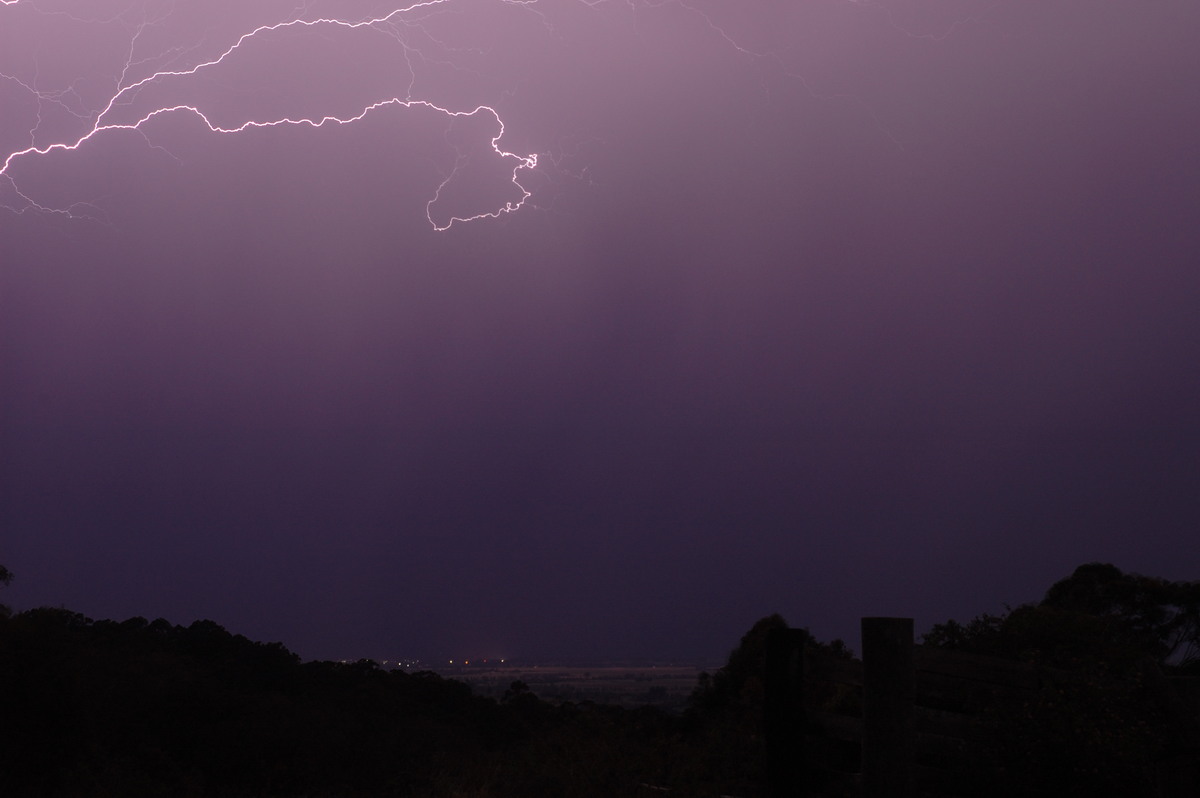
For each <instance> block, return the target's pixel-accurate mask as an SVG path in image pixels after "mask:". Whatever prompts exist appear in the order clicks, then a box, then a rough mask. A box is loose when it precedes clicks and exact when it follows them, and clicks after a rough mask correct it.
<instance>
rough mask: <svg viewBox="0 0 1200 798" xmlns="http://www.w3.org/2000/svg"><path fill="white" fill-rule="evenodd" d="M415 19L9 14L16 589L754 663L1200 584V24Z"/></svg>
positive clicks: (745, 6) (365, 4)
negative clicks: (1005, 613)
mask: <svg viewBox="0 0 1200 798" xmlns="http://www.w3.org/2000/svg"><path fill="white" fill-rule="evenodd" d="M398 8H399V7H398V6H392V5H388V4H387V3H383V2H374V1H368V0H339V1H338V2H333V1H331V0H326V1H325V2H321V1H320V0H314V2H308V3H303V4H300V3H297V2H296V0H203V1H201V0H175V2H168V0H137V1H136V2H135V1H134V0H18V2H16V3H13V2H12V1H11V0H7V2H5V3H4V4H3V5H0V74H2V77H0V161H3V159H5V158H8V154H9V153H16V154H17V155H15V156H14V157H12V158H8V160H7V162H5V164H4V168H3V174H2V175H0V563H3V564H4V565H6V566H7V567H8V568H9V569H11V570H12V571H13V572H14V573H15V574H16V580H15V581H14V582H13V584H12V586H11V587H10V588H8V589H6V590H4V591H3V593H0V600H3V602H4V603H7V604H10V605H12V606H13V607H14V608H15V609H28V608H31V607H35V606H41V605H50V606H65V607H67V608H70V609H72V610H75V611H78V612H82V613H84V614H86V615H88V616H90V617H96V618H102V617H103V618H117V619H124V618H127V617H130V616H134V615H141V616H145V617H148V618H154V617H158V616H162V617H166V618H167V619H168V620H170V621H172V622H174V623H184V624H186V623H190V622H191V621H192V620H195V619H197V618H211V619H213V620H215V621H217V622H218V623H221V624H222V625H224V626H226V627H227V628H228V629H230V630H231V631H234V632H238V633H242V634H245V635H247V636H248V637H251V638H254V639H259V640H279V641H283V642H284V643H285V644H286V645H288V646H289V647H290V648H292V649H293V650H295V651H296V652H297V653H299V654H300V655H302V656H303V657H305V658H314V657H316V658H343V657H349V658H356V657H368V656H369V657H380V658H382V657H395V656H401V655H407V656H420V657H426V658H431V659H432V658H437V657H446V656H497V657H498V656H506V657H511V658H522V659H527V660H528V659H537V658H548V657H577V658H620V657H652V658H659V659H669V658H691V659H694V660H707V661H712V660H718V659H719V658H720V657H721V656H723V654H724V653H725V652H726V651H728V650H729V649H730V648H731V647H733V646H734V645H736V643H737V639H738V637H739V636H740V635H741V634H742V633H743V632H745V631H746V630H747V629H748V628H749V627H750V625H751V624H753V622H754V621H755V620H757V619H758V618H760V617H762V616H764V615H767V614H769V613H772V612H779V613H781V614H782V615H783V616H784V617H785V618H787V619H788V621H789V622H790V623H792V624H793V625H796V626H807V627H809V628H810V629H811V630H812V631H813V632H814V633H815V634H816V635H817V636H818V637H819V638H822V639H830V638H833V637H844V638H846V639H847V641H848V642H849V643H850V644H851V645H852V646H853V647H857V646H858V639H857V630H858V619H859V618H860V617H861V616H864V615H906V616H913V617H914V618H915V619H916V625H917V628H918V631H924V630H927V629H928V628H929V626H931V625H932V624H934V623H937V622H941V621H944V620H946V619H947V618H951V617H954V618H958V619H960V620H967V619H969V618H970V617H972V616H974V615H976V614H978V613H981V612H985V611H986V612H999V611H1002V610H1003V606H1004V604H1005V603H1006V602H1007V603H1010V604H1018V603H1021V602H1025V601H1031V600H1037V599H1039V598H1040V597H1041V595H1042V594H1043V592H1044V591H1045V589H1046V588H1047V587H1049V585H1050V584H1052V583H1053V582H1054V581H1055V580H1057V579H1059V578H1061V577H1064V576H1066V575H1068V574H1069V573H1070V572H1071V571H1072V569H1073V568H1074V567H1075V566H1076V565H1079V564H1081V563H1084V562H1089V561H1105V562H1113V563H1114V564H1116V565H1117V566H1118V567H1120V568H1122V569H1125V570H1129V571H1134V572H1139V573H1146V574H1149V575H1154V576H1162V577H1166V578H1169V579H1197V578H1200V536H1198V534H1197V533H1198V531H1200V529H1198V527H1200V149H1198V142H1200V80H1198V79H1197V76H1200V47H1197V46H1196V41H1197V39H1198V35H1200V5H1198V4H1196V3H1188V2H1167V1H1165V0H1164V1H1163V2H1158V1H1156V0H1114V1H1113V2H1103V3H1098V2H1095V0H1054V1H1053V2H1011V3H1010V2H982V1H976V0H878V2H866V0H863V1H861V2H858V1H855V0H737V1H736V2H733V0H724V1H721V0H688V2H687V3H683V2H678V1H677V0H627V1H626V0H610V1H609V2H603V1H602V0H601V1H595V0H594V1H593V2H591V3H586V2H583V1H582V0H541V1H540V2H532V1H531V2H526V3H523V4H522V3H517V2H503V0H442V1H441V2H438V1H437V0H434V2H430V3H428V4H427V5H426V6H424V7H422V8H416V9H412V10H410V11H403V10H401V11H400V12H399V13H394V14H393V13H392V12H396V11H397V9H398ZM389 14H391V16H387V15H389ZM385 16H387V18H386V20H384V21H382V22H377V23H375V24H371V25H357V26H353V24H354V23H362V22H364V21H367V20H370V19H380V18H384V17H385ZM321 18H328V19H332V18H337V19H340V20H342V21H344V22H346V23H349V24H345V25H336V24H333V23H331V22H325V23H320V24H314V25H296V24H292V25H282V26H279V25H280V23H284V22H287V21H288V20H289V19H292V20H295V19H302V20H305V21H314V20H318V19H321ZM260 26H272V29H263V30H260V31H258V32H257V33H253V34H252V35H251V36H249V37H248V38H245V39H241V40H240V42H241V43H240V44H238V42H239V37H242V36H245V35H246V34H250V33H251V32H252V31H255V30H256V29H257V28H259V27H260ZM276 26H278V27H276ZM216 60H220V63H217V64H213V65H211V66H199V67H198V65H200V64H204V63H207V62H211V61H216ZM164 72H174V73H187V74H158V76H157V77H155V75H156V73H164ZM135 84H136V85H135ZM385 101H386V102H388V103H389V104H386V105H383V106H380V107H378V108H375V109H374V110H371V111H370V112H368V113H367V114H366V115H365V116H363V117H362V118H361V119H360V120H358V121H355V122H352V123H347V124H340V123H339V122H338V121H337V120H347V119H351V118H352V117H356V116H359V115H361V114H362V113H363V111H364V110H365V109H366V108H367V107H368V106H371V105H372V104H374V103H379V102H385ZM405 101H416V104H411V105H405V104H403V103H404V102H405ZM177 106H190V107H191V108H194V109H196V110H197V111H198V112H199V113H200V114H203V116H200V115H199V114H198V113H197V112H196V111H192V110H188V109H187V108H178V109H177V110H174V111H167V112H164V113H160V114H157V115H153V114H154V112H155V111H156V110H159V109H165V108H175V107H177ZM481 106H482V108H480V107H481ZM477 108H480V110H478V111H476V110H475V109H477ZM473 111H474V113H472V112H473ZM327 116H328V117H333V118H334V119H331V120H329V121H328V122H326V123H325V124H324V125H322V126H321V127H319V128H317V127H313V126H311V125H307V124H283V125H278V126H268V127H250V128H247V129H244V130H242V131H241V132H235V133H221V132H213V131H212V130H210V126H211V127H215V128H219V129H224V130H233V129H235V128H240V127H242V126H244V125H245V124H246V123H247V122H251V121H257V122H271V121H279V120H282V119H286V118H290V119H294V120H301V119H311V120H320V119H322V118H324V117H327ZM147 117H149V118H147ZM140 120H145V121H140ZM499 120H503V122H502V124H503V125H504V135H503V137H502V138H500V139H499V140H498V141H497V142H493V137H495V136H497V135H498V134H499V133H500V125H501V122H500V121H499ZM110 125H111V126H124V127H122V128H117V129H110V130H100V131H98V132H96V133H95V134H94V135H91V136H89V135H88V133H89V131H91V130H93V129H95V128H97V127H103V126H110ZM135 127H136V129H135ZM81 139H82V141H81ZM56 143H58V144H66V145H69V147H68V148H67V149H48V148H49V147H50V145H53V144H56ZM76 144H78V146H75V145H76ZM31 147H35V148H38V149H37V150H30V149H29V148H31ZM503 153H511V155H504V154H503ZM534 155H536V159H537V160H536V166H533V167H532V168H524V167H525V166H527V165H529V164H531V163H532V158H531V156H534ZM522 159H529V160H522ZM514 180H515V182H514ZM526 193H528V197H526V196H525V194H526ZM479 215H482V217H483V218H479V219H475V220H472V221H455V219H459V220H464V219H468V218H469V217H473V216H479ZM447 225H448V227H447ZM442 228H444V229H442Z"/></svg>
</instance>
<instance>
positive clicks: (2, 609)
mask: <svg viewBox="0 0 1200 798" xmlns="http://www.w3.org/2000/svg"><path fill="white" fill-rule="evenodd" d="M12 578H13V575H12V571H10V570H8V569H7V568H5V567H4V566H3V565H0V587H8V584H9V583H10V582H12ZM11 612H12V611H11V610H10V609H9V608H8V606H7V605H5V604H0V618H7V617H8V616H9V615H10V614H11Z"/></svg>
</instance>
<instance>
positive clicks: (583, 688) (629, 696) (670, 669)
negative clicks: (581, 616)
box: [435, 665, 716, 712]
mask: <svg viewBox="0 0 1200 798" xmlns="http://www.w3.org/2000/svg"><path fill="white" fill-rule="evenodd" d="M435 670H436V671H437V672H438V673H439V674H440V675H442V676H445V677H447V678H450V679H457V680H458V681H462V682H466V683H467V684H470V685H471V687H472V688H473V689H474V690H475V692H476V693H478V694H480V695H486V696H491V697H493V698H501V697H502V696H503V695H504V692H505V690H507V689H508V688H509V686H510V685H511V684H512V683H513V682H515V681H522V682H524V683H525V684H527V685H528V686H529V689H530V690H531V691H532V692H533V693H534V694H535V695H537V697H538V698H541V699H543V700H546V701H574V702H580V701H594V702H596V703H603V704H618V705H620V706H626V707H634V706H654V707H660V708H662V709H666V710H670V711H674V712H677V711H680V710H682V709H683V708H684V707H685V706H686V703H687V698H688V696H689V695H690V694H691V692H692V690H693V688H695V686H696V680H697V678H698V677H699V675H700V673H701V672H702V671H705V670H707V671H709V672H710V673H711V672H712V671H715V670H716V668H715V667H707V668H702V667H699V666H695V665H658V666H650V665H639V666H624V665H616V666H613V665H605V666H559V665H521V666H507V665H500V666H496V667H493V666H491V665H482V666H473V665H472V666H464V667H439V668H436V669H435Z"/></svg>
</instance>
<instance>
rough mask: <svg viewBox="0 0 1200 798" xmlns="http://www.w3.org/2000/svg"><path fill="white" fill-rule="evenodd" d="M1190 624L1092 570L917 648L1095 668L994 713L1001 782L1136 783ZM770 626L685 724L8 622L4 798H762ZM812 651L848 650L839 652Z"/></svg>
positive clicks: (208, 642) (1062, 785) (258, 655)
mask: <svg viewBox="0 0 1200 798" xmlns="http://www.w3.org/2000/svg"><path fill="white" fill-rule="evenodd" d="M0 576H2V577H3V580H0V581H6V580H7V579H8V578H9V577H10V576H11V575H10V574H9V573H8V571H7V570H4V571H2V573H0ZM1198 620H1200V583H1168V582H1164V581H1163V580H1153V579H1148V578H1145V577H1137V576H1133V575H1127V574H1123V573H1122V572H1120V571H1119V570H1117V569H1115V568H1113V567H1112V566H1099V565H1091V566H1083V567H1081V568H1080V569H1079V570H1077V571H1076V573H1075V574H1074V575H1073V576H1072V577H1069V578H1068V579H1065V580H1063V581H1061V582H1059V583H1058V584H1056V585H1055V586H1054V587H1052V588H1051V590H1050V592H1049V593H1048V594H1047V597H1046V599H1045V600H1044V601H1043V602H1041V603H1039V604H1036V605H1028V606H1023V607H1018V608H1016V609H1014V610H1010V611H1008V612H1006V613H1005V614H1003V615H1000V616H983V617H981V618H977V619H975V620H974V621H972V622H970V623H967V624H959V623H957V622H953V621H951V622H948V623H945V624H941V625H939V626H935V627H934V628H933V629H932V630H931V632H930V633H929V634H928V635H927V636H926V640H925V644H926V645H927V646H936V647H944V648H957V649H961V650H966V651H972V652H978V653H982V654H987V655H989V656H1001V657H1011V658H1019V659H1022V660H1023V661H1026V662H1034V663H1042V664H1044V665H1045V666H1046V667H1047V668H1052V669H1053V672H1054V673H1060V674H1061V673H1062V672H1063V671H1064V670H1070V671H1076V672H1079V673H1081V674H1085V675H1086V676H1087V678H1086V679H1083V680H1082V681H1078V682H1072V684H1076V685H1078V686H1077V687H1074V688H1072V690H1071V691H1067V692H1063V691H1062V690H1059V689H1057V688H1055V690H1054V691H1052V692H1047V694H1046V695H1045V696H1041V697H1040V698H1039V700H1038V702H1037V703H1035V705H1034V706H1031V707H1022V708H1019V709H1020V711H1016V710H1017V709H1018V708H1012V707H1000V708H997V712H996V713H995V716H994V718H993V719H992V720H993V721H994V722H995V723H996V724H998V725H994V726H993V728H994V729H995V734H996V739H997V740H998V745H1000V746H1001V749H1000V750H1002V751H1005V752H1007V753H1006V755H1007V756H1010V757H1011V758H1012V762H1011V767H1008V768H1006V769H1005V771H1004V772H1005V774H1006V775H1005V778H1006V779H1007V781H1006V788H1007V789H1010V790H1017V791H1018V793H1020V794H1031V795H1032V794H1072V793H1073V787H1072V785H1080V786H1083V785H1088V786H1089V787H1090V788H1091V789H1093V790H1094V788H1095V786H1096V785H1097V784H1100V785H1103V784H1104V783H1106V779H1113V780H1115V781H1116V782H1119V783H1122V784H1127V783H1131V782H1132V783H1136V782H1137V779H1138V778H1141V777H1143V776H1144V772H1143V771H1145V772H1148V770H1149V769H1152V768H1153V767H1154V765H1155V763H1156V762H1158V761H1160V760H1162V759H1163V758H1164V757H1169V756H1173V755H1176V754H1177V753H1178V751H1179V750H1181V748H1180V746H1181V742H1180V741H1181V739H1182V737H1181V735H1183V736H1186V734H1188V733H1190V732H1189V728H1190V727H1189V726H1188V724H1189V723H1190V724H1192V725H1194V723H1195V719H1196V718H1195V715H1196V709H1195V707H1194V706H1179V707H1174V708H1172V707H1164V706H1162V704H1161V700H1160V698H1161V697H1160V696H1156V695H1155V694H1154V692H1153V691H1154V685H1152V684H1147V682H1146V674H1147V667H1148V664H1147V663H1150V664H1151V665H1153V667H1154V668H1156V669H1158V672H1160V673H1168V674H1171V675H1173V676H1177V675H1178V674H1185V673H1194V672H1196V670H1197V664H1196V663H1197V658H1196V653H1197V652H1196V644H1197V641H1200V623H1198ZM778 628H786V624H785V622H784V621H783V619H782V618H780V617H779V616H769V617H767V618H764V619H762V620H761V621H759V622H758V623H757V624H755V626H754V627H753V628H752V629H751V630H750V631H749V632H748V633H747V634H746V635H745V637H743V639H742V641H741V644H740V645H739V646H738V647H737V648H736V649H734V651H733V652H732V653H731V654H730V657H729V660H728V663H727V664H726V666H725V667H723V668H721V669H720V670H719V671H717V672H716V673H715V674H713V675H711V676H709V675H704V676H702V677H701V679H700V683H699V684H698V685H697V687H696V690H695V692H694V694H693V696H692V699H691V702H690V706H689V708H688V710H687V711H686V712H684V713H683V714H682V715H672V714H668V713H665V712H662V711H658V710H654V709H651V708H642V709H622V708H620V707H614V706H605V705H596V704H591V703H587V702H585V703H580V704H572V703H561V704H552V703H549V702H545V701H542V700H540V699H538V698H537V696H535V695H534V694H533V693H532V692H530V691H529V690H528V688H527V687H525V686H524V685H523V684H521V683H519V682H518V683H514V684H513V686H512V688H511V689H510V690H509V691H508V693H507V694H506V695H505V696H504V698H503V699H501V700H499V701H497V700H493V699H490V698H485V697H481V696H477V695H474V694H472V692H471V689H470V687H468V686H467V685H465V684H462V683H459V682H456V681H453V680H450V679H444V678H441V677H439V676H437V675H436V674H433V673H429V672H423V673H407V672H404V671H399V670H393V671H387V670H384V669H382V668H380V667H379V666H378V665H377V664H376V663H374V662H371V661H366V660H364V661H360V662H356V663H333V662H301V661H300V659H299V658H298V657H297V656H296V655H294V654H293V653H291V652H290V651H288V650H287V649H286V648H285V647H284V646H282V645H280V644H278V643H271V644H264V643H257V642H252V641H250V640H248V639H246V638H245V637H242V636H240V635H236V634H231V633H230V632H228V631H226V630H225V629H223V628H222V627H220V626H219V625H217V624H215V623H213V622H211V621H197V622H196V623H193V624H191V625H190V626H186V627H184V626H175V625H172V624H170V623H168V622H166V621H164V620H157V621H153V622H149V621H147V620H145V619H143V618H133V619H130V620H127V621H124V622H115V621H103V620H102V621H93V620H91V619H88V618H85V617H84V616H82V615H79V614H77V613H73V612H70V611H67V610H62V609H35V610H30V611H27V612H22V613H17V614H11V613H9V612H7V611H0V794H3V795H5V796H12V797H13V798H24V797H25V796H38V797H39V798H54V797H55V796H70V797H71V798H74V797H75V796H95V797H96V798H102V797H103V796H128V797H130V798H136V797H137V796H164V795H169V796H173V797H178V798H187V797H188V796H196V797H197V798H200V797H203V798H208V797H209V796H220V797H222V798H224V797H226V796H228V797H229V798H242V797H243V796H244V797H245V798H250V797H251V796H253V798H265V797H267V796H280V797H283V796H287V797H288V798H292V797H294V798H300V796H307V797H310V798H317V797H318V796H328V797H329V798H334V797H335V796H336V797H338V798H356V797H358V796H362V797H363V798H366V797H367V796H370V798H384V796H414V797H416V798H420V797H421V796H470V797H472V798H476V797H477V798H483V797H484V796H496V797H497V798H500V797H503V798H507V797H508V796H512V797H513V798H516V797H517V796H520V797H521V798H539V797H540V796H555V797H556V798H570V797H571V796H597V797H599V796H604V798H615V797H619V796H642V798H646V797H647V796H652V795H660V796H661V795H665V794H667V793H665V792H662V791H663V790H670V794H671V795H673V796H676V797H677V798H678V796H713V798H715V797H716V796H720V795H733V796H739V798H760V796H766V795H767V794H768V789H767V786H766V784H765V758H766V757H765V742H764V732H763V714H764V706H763V703H764V700H763V690H764V688H763V671H764V662H765V653H764V651H765V646H766V639H767V637H768V636H769V635H770V634H771V631H772V630H773V629H778ZM809 645H810V646H811V649H812V652H813V653H814V654H815V655H818V656H822V657H826V658H828V657H832V658H835V659H849V658H850V657H851V653H850V652H849V651H848V650H847V649H846V648H845V647H844V646H843V645H842V644H840V643H839V642H835V643H833V644H830V645H823V644H819V643H816V642H811V643H810V644H809ZM1048 684H1059V682H1048ZM814 700H816V701H818V702H819V701H834V700H836V701H840V702H842V703H843V704H844V703H846V702H847V701H850V702H853V701H854V699H853V697H852V696H850V697H847V696H846V695H844V694H840V695H837V696H826V697H822V696H816V697H815V699H814ZM1004 746H1008V748H1004ZM1110 783H1114V782H1110ZM1051 784H1053V785H1057V786H1056V787H1055V790H1054V792H1048V791H1047V790H1046V786H1047V785H1051ZM977 794H984V792H983V791H981V792H979V793H977ZM1012 794H1017V793H1012Z"/></svg>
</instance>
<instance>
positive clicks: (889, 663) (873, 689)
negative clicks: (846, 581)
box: [862, 618, 916, 798]
mask: <svg viewBox="0 0 1200 798" xmlns="http://www.w3.org/2000/svg"><path fill="white" fill-rule="evenodd" d="M862 649H863V743H862V783H863V798H911V796H912V795H913V751H914V748H915V732H914V714H913V699H914V697H915V693H916V683H915V675H914V670H913V621H912V618H863V619H862Z"/></svg>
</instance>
